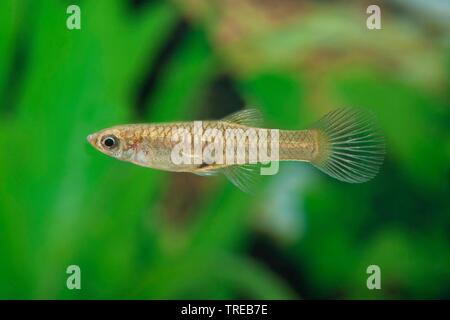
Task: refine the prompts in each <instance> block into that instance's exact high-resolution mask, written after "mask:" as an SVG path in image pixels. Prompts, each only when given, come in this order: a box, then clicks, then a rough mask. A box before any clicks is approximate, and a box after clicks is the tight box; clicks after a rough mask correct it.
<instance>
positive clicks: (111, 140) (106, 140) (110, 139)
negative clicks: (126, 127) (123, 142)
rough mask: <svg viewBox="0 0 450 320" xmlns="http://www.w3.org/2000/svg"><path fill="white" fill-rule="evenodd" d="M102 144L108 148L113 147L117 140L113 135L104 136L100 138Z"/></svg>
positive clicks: (117, 142) (115, 145)
mask: <svg viewBox="0 0 450 320" xmlns="http://www.w3.org/2000/svg"><path fill="white" fill-rule="evenodd" d="M102 144H103V145H104V146H105V147H106V148H108V149H113V148H115V147H117V145H118V144H119V140H118V139H117V137H116V136H114V135H110V136H105V137H103V139H102Z"/></svg>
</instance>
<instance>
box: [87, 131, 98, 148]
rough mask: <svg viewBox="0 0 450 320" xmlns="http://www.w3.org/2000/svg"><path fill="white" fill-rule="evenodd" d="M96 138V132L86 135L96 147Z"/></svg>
mask: <svg viewBox="0 0 450 320" xmlns="http://www.w3.org/2000/svg"><path fill="white" fill-rule="evenodd" d="M96 138H97V135H96V134H95V133H93V134H90V135H88V136H87V137H86V140H87V141H88V142H89V143H90V144H91V145H92V146H94V147H95V140H96Z"/></svg>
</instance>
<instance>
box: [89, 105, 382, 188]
mask: <svg viewBox="0 0 450 320" xmlns="http://www.w3.org/2000/svg"><path fill="white" fill-rule="evenodd" d="M262 122H263V117H262V114H261V112H260V111H259V110H258V109H243V110H239V111H237V112H235V113H232V114H230V115H228V116H227V117H225V118H222V119H219V120H206V121H189V122H168V123H142V124H124V125H117V126H113V127H110V128H106V129H102V130H100V131H97V132H95V133H92V134H90V135H88V137H87V140H88V142H89V143H90V144H91V145H92V146H93V147H94V148H95V149H97V150H98V151H100V152H102V153H104V154H106V155H108V156H110V157H113V158H116V159H119V160H122V161H126V162H131V163H133V164H136V165H139V166H143V167H149V168H153V169H158V170H164V171H171V172H190V173H194V174H197V175H201V176H212V175H217V174H220V173H223V174H224V175H225V176H226V177H227V178H228V179H229V180H230V181H231V182H232V183H233V184H234V185H235V186H237V187H238V188H239V189H241V190H242V191H244V192H248V193H252V191H253V190H254V188H255V184H257V183H258V181H259V179H258V178H259V177H260V176H261V175H264V174H267V173H262V172H263V171H262V170H263V169H264V168H265V169H267V165H268V164H275V165H276V166H274V167H275V173H276V172H277V170H278V162H280V161H303V162H308V163H310V164H311V165H313V166H314V167H316V168H318V169H319V170H321V171H322V172H324V173H326V174H327V175H329V176H331V177H333V178H335V179H337V180H340V181H343V182H348V183H363V182H366V181H369V180H371V179H373V178H374V177H375V176H376V175H377V174H378V172H379V169H380V167H381V165H382V163H383V161H384V156H385V142H384V137H383V135H382V134H381V130H380V128H379V126H378V124H377V121H376V118H375V116H374V114H373V113H372V112H370V111H369V110H365V109H359V108H339V109H336V110H334V111H331V112H329V113H328V114H326V115H325V116H324V117H322V118H321V119H320V120H319V121H317V122H316V123H314V124H313V125H312V126H310V127H309V128H308V129H304V130H282V129H269V128H265V127H263V126H262ZM230 141H231V142H230ZM258 153H259V154H258ZM262 155H264V156H262ZM266 171H267V170H266ZM269 174H273V173H269Z"/></svg>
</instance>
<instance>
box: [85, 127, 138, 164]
mask: <svg viewBox="0 0 450 320" xmlns="http://www.w3.org/2000/svg"><path fill="white" fill-rule="evenodd" d="M87 141H88V142H89V143H90V144H91V145H92V146H93V147H94V148H95V149H97V150H98V151H100V152H102V153H104V154H106V155H108V156H110V157H113V158H117V159H119V160H123V161H132V159H133V158H134V157H135V156H136V154H137V153H138V152H139V147H140V144H141V139H140V138H139V137H138V136H136V135H133V134H132V132H131V133H130V130H126V129H121V128H115V127H113V128H107V129H103V130H100V131H98V132H95V133H92V134H90V135H88V136H87Z"/></svg>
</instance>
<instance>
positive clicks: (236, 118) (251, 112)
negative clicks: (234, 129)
mask: <svg viewBox="0 0 450 320" xmlns="http://www.w3.org/2000/svg"><path fill="white" fill-rule="evenodd" d="M222 120H223V121H226V122H232V123H236V124H240V125H244V126H249V127H258V126H260V125H261V124H262V122H263V116H262V114H261V112H260V111H259V110H258V109H243V110H239V111H236V112H234V113H232V114H230V115H228V116H226V117H225V118H223V119H222Z"/></svg>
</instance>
